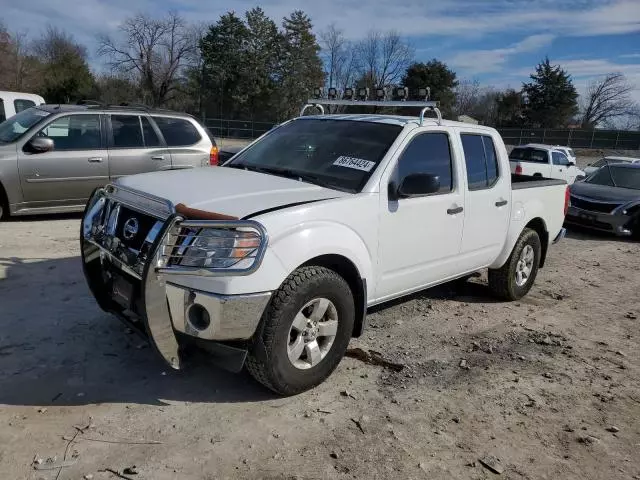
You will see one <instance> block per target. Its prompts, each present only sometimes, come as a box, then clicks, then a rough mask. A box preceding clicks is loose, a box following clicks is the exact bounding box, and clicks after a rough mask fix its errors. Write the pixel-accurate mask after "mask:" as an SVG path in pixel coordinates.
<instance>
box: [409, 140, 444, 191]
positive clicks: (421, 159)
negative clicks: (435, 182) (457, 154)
mask: <svg viewBox="0 0 640 480" xmlns="http://www.w3.org/2000/svg"><path fill="white" fill-rule="evenodd" d="M452 171H453V168H452V160H451V147H450V145H449V135H447V134H446V133H422V134H419V135H418V136H416V137H415V138H414V139H413V140H411V143H409V145H408V146H407V148H406V149H405V150H404V152H402V155H401V156H400V159H399V160H398V177H399V179H400V180H402V179H403V178H404V177H406V176H407V175H410V174H412V173H431V174H433V175H438V177H439V178H440V193H446V192H450V191H451V190H453V180H452V178H453V173H452Z"/></svg>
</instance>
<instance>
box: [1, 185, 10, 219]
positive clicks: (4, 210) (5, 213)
mask: <svg viewBox="0 0 640 480" xmlns="http://www.w3.org/2000/svg"><path fill="white" fill-rule="evenodd" d="M7 218H9V203H8V202H7V195H6V194H5V193H4V189H3V188H2V185H0V220H6V219H7Z"/></svg>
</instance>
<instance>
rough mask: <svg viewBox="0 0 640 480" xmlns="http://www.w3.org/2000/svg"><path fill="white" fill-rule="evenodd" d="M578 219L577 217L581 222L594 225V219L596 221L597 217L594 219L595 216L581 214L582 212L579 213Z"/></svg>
mask: <svg viewBox="0 0 640 480" xmlns="http://www.w3.org/2000/svg"><path fill="white" fill-rule="evenodd" d="M578 217H579V218H580V219H581V220H582V221H584V222H587V223H595V221H596V219H597V217H596V216H595V215H591V214H589V213H582V212H580V213H579V214H578Z"/></svg>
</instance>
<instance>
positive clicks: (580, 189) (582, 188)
mask: <svg viewBox="0 0 640 480" xmlns="http://www.w3.org/2000/svg"><path fill="white" fill-rule="evenodd" d="M571 193H573V194H575V195H578V196H579V197H585V198H591V199H593V200H598V201H601V202H620V203H625V202H632V201H634V200H640V190H632V189H630V188H620V187H611V186H609V185H597V184H595V183H587V182H576V183H574V184H573V185H571Z"/></svg>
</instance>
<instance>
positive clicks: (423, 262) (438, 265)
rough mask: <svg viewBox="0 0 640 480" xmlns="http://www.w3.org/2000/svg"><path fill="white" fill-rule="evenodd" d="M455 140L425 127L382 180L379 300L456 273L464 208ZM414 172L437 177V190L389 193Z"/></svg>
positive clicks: (406, 146) (407, 145) (377, 291)
mask: <svg viewBox="0 0 640 480" xmlns="http://www.w3.org/2000/svg"><path fill="white" fill-rule="evenodd" d="M452 146H453V142H452V140H451V138H450V136H449V134H448V133H446V132H443V131H437V130H427V131H424V130H423V131H422V132H419V133H417V134H415V135H413V136H412V137H411V138H410V139H408V140H407V141H406V142H405V145H404V150H403V152H402V153H401V155H400V156H399V158H398V162H397V165H396V166H395V167H394V168H393V169H391V170H390V171H389V172H388V173H385V175H383V178H382V181H381V184H380V202H381V203H380V211H381V214H380V235H379V255H378V258H379V260H378V262H379V263H378V270H379V274H378V278H379V280H378V288H377V290H376V300H378V301H383V300H386V299H389V298H392V297H394V296H398V295H399V294H401V293H407V292H410V291H415V290H418V289H420V288H421V287H426V286H428V285H430V284H433V283H434V282H437V281H440V280H443V279H446V278H449V277H451V276H454V275H456V274H457V273H459V272H458V266H457V255H458V253H459V250H460V242H461V239H462V228H463V224H464V218H465V216H466V212H465V211H464V208H463V206H464V188H461V187H460V175H459V169H458V168H456V166H455V165H456V163H455V154H454V149H453V147H452ZM412 173H430V174H435V175H438V176H439V180H440V191H439V192H438V193H436V194H432V195H428V196H423V197H413V198H400V199H399V200H392V199H389V197H388V188H389V185H390V184H391V185H395V186H396V187H390V188H397V185H400V183H401V181H402V179H403V178H405V177H406V176H407V175H410V174H412Z"/></svg>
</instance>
